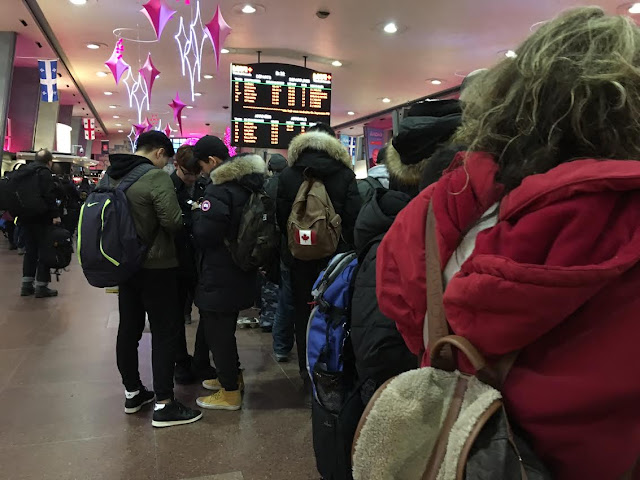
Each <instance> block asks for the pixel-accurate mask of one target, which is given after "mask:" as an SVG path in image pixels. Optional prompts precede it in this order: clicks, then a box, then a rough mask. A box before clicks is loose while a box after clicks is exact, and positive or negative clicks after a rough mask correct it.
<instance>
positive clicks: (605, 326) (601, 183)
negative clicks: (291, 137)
mask: <svg viewBox="0 0 640 480" xmlns="http://www.w3.org/2000/svg"><path fill="white" fill-rule="evenodd" d="M516 53H517V57H515V58H509V59H505V60H504V61H503V62H501V63H500V64H499V65H497V66H496V67H494V68H493V69H491V70H489V71H488V72H486V73H484V74H483V75H482V76H481V77H480V78H479V79H478V80H477V81H475V82H474V83H473V84H472V85H471V86H470V88H471V89H472V91H471V92H470V93H469V95H467V98H468V99H469V100H468V101H467V102H466V104H465V108H464V112H463V125H462V127H461V129H460V131H459V132H458V134H457V138H456V140H455V141H456V143H458V144H463V145H469V149H468V152H466V153H464V154H461V155H459V157H458V163H457V168H451V169H450V171H449V173H448V174H446V175H445V176H444V177H443V178H442V180H440V181H439V182H438V183H437V184H435V185H433V186H432V187H430V188H428V189H427V190H425V191H423V192H422V193H421V194H420V196H418V197H417V198H416V199H415V200H414V201H413V202H412V203H411V204H409V206H407V207H406V208H405V209H404V210H403V212H402V213H400V215H399V216H398V217H397V219H396V222H395V224H394V225H393V227H392V228H391V230H389V232H388V233H387V236H386V237H385V239H384V241H383V242H382V244H381V246H380V249H379V250H378V264H377V271H378V279H377V295H378V301H379V304H380V309H381V310H382V312H383V313H384V314H385V315H387V316H389V317H390V318H392V319H394V320H395V322H396V324H397V327H398V329H399V331H400V332H401V334H402V335H403V337H404V339H405V341H406V343H407V345H408V347H409V348H410V349H411V350H412V351H413V353H415V354H419V355H422V364H423V366H424V365H428V364H429V356H428V352H426V353H425V352H424V351H423V325H424V318H425V311H426V303H427V295H426V292H425V288H426V287H425V221H426V217H427V211H428V209H429V207H430V206H433V210H434V213H435V217H436V220H437V240H438V248H439V250H440V257H441V262H442V263H441V267H442V271H443V277H444V280H445V283H446V285H447V287H446V292H445V299H444V300H445V302H444V303H445V312H446V314H447V318H448V321H449V323H450V327H451V329H452V331H453V332H454V333H455V334H457V335H461V336H463V337H466V338H467V339H468V340H470V341H471V343H473V344H474V345H475V346H476V347H477V348H478V349H479V350H480V351H481V353H482V354H484V355H485V356H486V357H487V358H488V359H489V360H490V361H495V360H496V359H498V358H500V357H502V356H504V355H506V354H509V353H511V352H517V351H519V355H518V357H517V360H516V362H515V365H514V367H513V369H512V370H511V373H510V374H509V376H508V378H507V380H506V383H505V386H504V388H503V395H504V397H505V400H506V405H507V409H508V412H509V414H510V416H511V418H512V419H513V420H514V421H515V423H517V425H518V426H519V427H521V428H522V429H523V430H524V431H525V433H526V434H527V435H528V436H529V437H530V439H531V443H532V446H533V447H534V449H535V450H536V452H537V453H538V455H539V456H540V457H541V458H542V460H543V461H544V462H545V464H546V465H547V466H548V467H549V468H550V470H551V471H552V473H553V478H558V479H561V480H567V479H576V480H577V479H581V480H583V479H591V478H593V479H599V480H606V479H618V478H620V477H621V476H622V475H623V474H625V472H629V471H630V470H631V469H632V467H633V465H634V464H635V462H636V461H637V459H638V454H639V453H640V408H638V405H640V380H639V379H640V361H639V360H638V355H637V350H638V345H639V344H640V321H639V320H640V316H639V315H640V314H639V313H638V312H640V295H638V291H639V290H640V161H639V160H640V29H639V28H638V27H637V26H636V25H635V24H634V23H633V22H632V21H631V20H630V19H628V18H625V17H620V16H609V15H606V14H605V13H604V12H603V11H602V10H601V9H599V8H595V7H590V8H579V9H575V10H571V11H569V12H566V13H564V14H563V15H561V16H559V17H558V18H556V19H555V20H552V21H550V22H547V23H546V24H544V25H543V26H542V27H540V28H539V29H538V30H537V31H536V32H535V33H534V34H533V35H531V37H530V38H529V39H527V40H526V41H525V42H524V43H523V44H522V45H521V46H520V48H518V50H517V51H516ZM454 167H455V166H454ZM463 238H465V242H463V243H462V244H461V243H460V242H461V240H462V239H463ZM467 240H472V241H467ZM459 365H460V368H461V369H463V370H466V369H468V367H469V365H468V363H465V360H464V359H462V358H460V359H459ZM636 474H638V472H636ZM628 475H629V477H628V478H636V477H632V476H631V475H633V474H628Z"/></svg>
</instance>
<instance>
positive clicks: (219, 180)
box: [211, 155, 267, 185]
mask: <svg viewBox="0 0 640 480" xmlns="http://www.w3.org/2000/svg"><path fill="white" fill-rule="evenodd" d="M266 172H267V164H266V163H265V162H264V160H263V159H262V157H260V156H259V155H246V156H243V157H237V158H232V159H231V160H227V161H226V162H224V163H223V164H222V165H220V166H219V167H218V168H216V169H215V170H213V171H212V172H211V181H212V182H213V184H214V185H221V184H223V183H228V182H232V181H234V180H240V179H241V178H242V177H245V176H247V175H251V174H252V173H257V174H260V175H265V174H266Z"/></svg>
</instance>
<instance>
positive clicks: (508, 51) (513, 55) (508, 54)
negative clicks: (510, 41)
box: [504, 50, 518, 58]
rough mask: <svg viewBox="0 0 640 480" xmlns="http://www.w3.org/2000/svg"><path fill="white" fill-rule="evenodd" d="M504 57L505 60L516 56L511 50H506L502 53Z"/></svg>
mask: <svg viewBox="0 0 640 480" xmlns="http://www.w3.org/2000/svg"><path fill="white" fill-rule="evenodd" d="M504 56H505V57H507V58H516V57H517V56H518V54H517V53H516V52H514V51H513V50H507V51H506V52H504Z"/></svg>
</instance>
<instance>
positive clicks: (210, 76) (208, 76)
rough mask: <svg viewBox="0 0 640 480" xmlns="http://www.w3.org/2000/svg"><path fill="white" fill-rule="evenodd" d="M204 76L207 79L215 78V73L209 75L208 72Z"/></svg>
mask: <svg viewBox="0 0 640 480" xmlns="http://www.w3.org/2000/svg"><path fill="white" fill-rule="evenodd" d="M204 78H206V79H207V80H211V79H212V78H213V75H209V74H208V73H207V74H206V75H205V76H204Z"/></svg>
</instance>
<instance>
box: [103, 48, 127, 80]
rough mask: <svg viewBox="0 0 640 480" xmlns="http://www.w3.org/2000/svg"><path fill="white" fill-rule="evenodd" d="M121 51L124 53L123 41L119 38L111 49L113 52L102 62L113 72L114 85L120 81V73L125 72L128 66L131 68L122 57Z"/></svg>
mask: <svg viewBox="0 0 640 480" xmlns="http://www.w3.org/2000/svg"><path fill="white" fill-rule="evenodd" d="M123 53H124V42H123V41H122V39H121V38H120V39H118V41H117V42H116V46H115V48H114V49H113V53H112V54H111V56H110V57H109V60H107V61H106V62H104V64H105V65H106V66H107V68H108V69H109V70H111V73H112V74H113V78H114V79H115V81H116V85H118V83H120V78H122V75H123V74H124V72H126V71H127V70H129V68H131V67H130V66H129V64H128V63H127V62H125V61H124V60H123V59H122V54H123Z"/></svg>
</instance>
